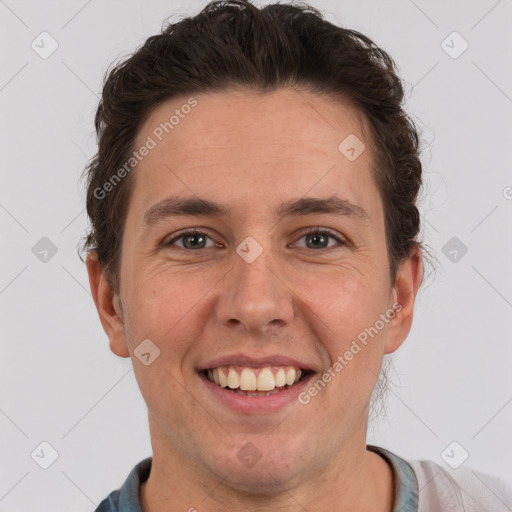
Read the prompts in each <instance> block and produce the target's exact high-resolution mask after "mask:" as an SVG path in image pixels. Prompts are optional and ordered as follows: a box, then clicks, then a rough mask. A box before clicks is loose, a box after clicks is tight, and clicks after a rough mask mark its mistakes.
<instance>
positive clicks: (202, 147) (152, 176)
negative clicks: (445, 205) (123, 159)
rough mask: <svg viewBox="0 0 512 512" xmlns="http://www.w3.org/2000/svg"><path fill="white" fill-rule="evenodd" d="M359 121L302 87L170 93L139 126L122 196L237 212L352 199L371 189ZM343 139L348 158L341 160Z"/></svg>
mask: <svg viewBox="0 0 512 512" xmlns="http://www.w3.org/2000/svg"><path fill="white" fill-rule="evenodd" d="M365 128H366V126H365V121H364V117H363V116H362V114H361V113H360V112H359V111H358V109H357V108H355V107H353V106H352V105H351V104H350V103H348V102H347V101H344V100H342V99H340V98H334V97H331V96H326V95H319V94H316V93H311V92H307V91H304V90H300V91H299V90H295V89H291V88H290V89H284V88H283V89H278V90H276V91H273V92H270V93H269V92H267V93H257V92H255V91H252V90H229V91H222V92H209V93H201V94H197V95H194V96H193V97H192V96H181V97H177V98H173V99H171V100H168V101H166V102H165V103H163V104H161V105H159V106H158V107H157V108H156V109H154V110H153V111H152V112H151V114H150V115H149V117H148V118H147V119H146V121H145V122H144V124H143V125H142V127H141V128H140V130H139V133H138V135H137V138H136V141H135V148H140V147H142V146H143V145H145V144H146V145H148V146H151V147H152V149H151V150H150V151H148V152H147V155H146V156H145V157H144V158H143V159H141V161H140V162H139V163H138V164H137V167H136V172H135V188H134V191H133V197H132V199H135V200H136V201H137V202H139V203H141V204H144V205H149V206H151V204H150V203H154V202H156V201H158V200H161V199H163V198H165V196H166V195H168V194H169V193H170V192H172V194H173V195H176V194H179V195H187V196H202V197H204V196H205V195H207V196H208V197H210V198H211V199H213V200H216V201H222V202H229V203H230V204H233V205H235V207H236V203H237V202H238V203H239V206H240V207H241V208H242V207H244V206H245V209H247V208H248V207H249V206H250V203H251V201H259V202H260V203H261V202H262V201H263V204H270V203H271V202H273V203H275V204H277V203H278V199H279V202H281V201H282V198H283V196H290V197H297V196H299V197H303V196H307V195H314V196H322V195H323V196H325V197H327V196H331V195H332V194H333V193H337V194H339V195H340V196H343V197H345V198H347V199H349V200H351V201H352V202H354V203H356V204H358V203H361V202H364V201H363V199H364V196H365V195H366V196H367V195H368V194H370V195H373V196H375V193H376V192H377V191H376V188H375V185H374V182H373V177H372V173H371V170H370V166H371V145H370V141H369V139H368V136H367V130H366V129H365ZM345 141H348V145H352V146H354V147H355V149H356V151H357V152H358V153H359V152H360V154H359V156H358V157H357V158H355V159H351V158H347V155H348V156H351V153H348V154H347V153H346V149H347V147H346V146H347V143H345ZM354 142H355V144H356V145H354ZM340 145H341V146H340ZM349 149H350V148H349ZM344 151H345V152H344ZM352 154H353V152H352ZM356 156H357V155H356ZM273 206H274V205H273Z"/></svg>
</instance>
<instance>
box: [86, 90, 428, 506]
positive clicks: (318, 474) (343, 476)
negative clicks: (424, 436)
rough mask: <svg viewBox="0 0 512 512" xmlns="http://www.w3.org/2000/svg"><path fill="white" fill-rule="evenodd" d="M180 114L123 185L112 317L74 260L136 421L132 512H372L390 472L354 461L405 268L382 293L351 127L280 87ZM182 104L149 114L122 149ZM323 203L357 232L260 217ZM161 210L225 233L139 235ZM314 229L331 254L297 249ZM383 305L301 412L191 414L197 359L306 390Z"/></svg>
mask: <svg viewBox="0 0 512 512" xmlns="http://www.w3.org/2000/svg"><path fill="white" fill-rule="evenodd" d="M195 98H196V99H197V101H198V105H197V106H196V107H195V109H194V110H192V112H191V113H190V114H188V115H187V116H186V117H185V118H184V119H182V120H180V123H179V125H177V126H176V127H175V128H174V129H173V130H172V132H170V133H169V134H168V135H167V136H166V137H165V138H164V139H163V140H162V142H160V143H159V144H158V145H157V147H156V148H154V149H153V150H152V151H151V152H150V153H149V154H148V156H146V157H145V158H144V159H143V160H142V161H141V162H140V163H139V164H138V166H137V168H136V171H134V172H135V176H134V177H135V182H134V189H133V192H132V196H131V200H130V205H129V209H128V214H127V218H126V223H125V229H124V235H123V244H122V254H121V267H120V283H121V284H120V298H121V300H122V311H121V309H120V307H119V296H118V295H117V294H115V293H114V292H113V290H112V289H111V288H110V287H109V285H108V282H107V279H106V276H105V274H104V273H103V271H102V268H101V266H100V265H99V263H98V261H97V258H96V254H95V253H94V252H91V253H90V254H89V257H88V260H87V268H88V272H89V278H90V285H91V290H92V293H93V297H94V301H95V303H96V307H97V309H98V313H99V316H100V320H101V323H102V325H103V327H104V329H105V332H106V333H107V335H108V337H109V340H110V347H111V350H112V351H113V352H114V353H115V354H116V355H118V356H120V357H132V360H133V367H134V371H135V375H136V378H137V381H138V384H139V386H140V389H141V393H142V395H143V397H144V399H145V401H146V403H147V406H148V416H149V426H150V433H151V440H152V446H153V466H152V471H151V475H150V477H149V480H148V481H147V482H146V483H145V484H144V485H142V486H141V489H140V492H141V506H142V510H143V511H144V512H148V511H150V512H167V511H171V510H173V511H175V510H189V509H190V508H191V507H195V508H196V509H197V510H198V511H199V512H202V511H220V510H222V511H224V510H226V509H229V510H232V511H242V510H243V511H247V510H270V509H272V510H282V511H298V510H304V509H306V510H308V511H320V510H327V509H329V510H333V509H335V510H340V511H342V510H343V511H353V510H357V511H360V512H361V511H372V512H376V511H382V512H384V511H386V512H389V511H391V510H392V500H393V479H392V473H391V470H390V467H389V466H388V465H387V463H386V462H385V461H384V459H382V458H381V457H380V456H379V455H377V454H375V453H372V452H370V451H368V450H366V429H367V421H368V412H369V403H370V397H371V393H372V390H373V388H374V386H375V384H376V381H377V377H378V374H379V371H380V368H381V364H382V358H383V356H384V354H388V353H391V352H393V351H395V350H396V349H397V348H398V347H399V346H400V345H401V344H402V342H403V341H404V340H405V338H406V337H407V335H408V333H409V330H410V328H411V323H412V319H413V309H414V301H415V298H416V294H417V291H418V289H419V286H420V284H421V280H422V259H421V253H420V252H419V250H417V249H414V250H412V251H411V253H410V255H409V257H407V258H405V259H404V260H403V261H402V262H401V264H400V267H399V271H398V273H397V279H396V281H395V282H391V280H390V276H389V261H388V256H387V251H386V240H385V227H384V214H383V209H382V201H381V198H380V195H379V191H378V189H377V187H376V185H375V182H374V180H373V176H372V173H371V169H370V164H371V161H372V160H371V159H372V151H371V141H370V140H369V139H368V137H367V135H366V132H367V130H365V124H364V119H363V118H362V116H361V115H360V113H359V112H358V110H357V109H356V108H354V107H353V106H351V105H350V104H349V103H348V102H345V101H342V100H341V99H334V98H331V97H327V96H320V95H318V94H313V93H311V92H307V91H300V94H299V93H298V91H296V90H293V89H285V88H283V89H279V90H277V91H275V92H272V93H266V94H257V93H255V92H253V91H248V90H245V91H244V90H229V91H224V92H215V93H203V94H199V95H196V96H195ZM186 100H187V98H173V99H172V100H170V101H167V102H166V103H164V104H162V105H160V106H159V107H158V108H157V109H156V110H154V111H153V112H152V114H151V115H150V117H149V118H148V119H147V120H146V122H145V123H144V124H143V126H142V127H141V129H140V131H139V134H138V137H137V141H136V143H135V147H139V146H140V145H142V144H143V143H144V141H145V140H146V138H147V136H148V135H151V133H152V130H153V129H154V128H155V127H156V126H158V125H159V123H161V122H164V121H165V120H168V119H169V117H170V115H172V113H173V112H174V110H175V109H176V108H178V109H179V108H180V106H181V105H183V104H184V103H185V102H186ZM349 134H355V135H356V136H357V137H358V138H359V139H360V140H361V141H363V142H364V143H365V145H366V151H364V152H363V153H362V154H361V155H360V156H359V157H358V158H357V159H356V160H355V161H353V162H351V161H349V160H348V159H347V158H346V157H345V156H344V155H342V154H341V153H340V151H339V150H338V146H339V144H340V142H341V141H343V140H344V139H345V138H346V137H347V136H348V135H349ZM334 193H335V194H337V195H338V196H339V197H342V198H344V199H347V200H349V201H351V202H352V203H355V204H357V205H358V206H360V207H361V208H364V210H366V212H367V214H368V218H367V219H360V218H354V217H348V216H339V215H335V214H332V213H328V214H326V213H321V214H315V215H308V216H296V217H287V218H283V219H278V218H276V216H275V215H274V213H273V210H274V208H276V207H277V206H278V205H280V204H281V203H282V202H284V201H287V200H290V199H297V198H301V197H313V196H314V197H320V198H328V197H330V196H331V195H332V194H334ZM171 194H172V195H179V196H180V197H196V196H200V197H201V198H206V199H210V200H214V201H217V202H219V203H222V204H223V205H225V206H227V207H229V208H231V209H232V212H233V213H232V217H230V218H227V217H226V218H215V217H205V216H194V217H169V218H166V219H164V220H161V221H160V222H158V223H156V224H154V225H152V226H151V227H149V228H148V227H147V226H145V225H144V222H143V217H144V214H145V212H146V211H147V210H148V209H149V208H150V207H151V206H153V205H154V204H155V203H157V202H159V201H160V200H162V199H165V198H166V197H168V196H169V195H171ZM315 227H319V228H322V229H330V230H332V231H333V232H334V233H335V236H338V238H339V239H340V240H342V241H345V244H340V243H339V242H337V241H336V240H335V239H332V238H328V239H327V241H326V242H322V241H320V242H319V241H315V240H314V239H313V240H312V239H311V237H308V236H305V234H306V233H307V232H308V231H310V230H311V229H312V228H315ZM186 228H197V229H198V231H201V232H202V233H204V234H206V235H207V236H208V237H210V238H207V239H206V242H201V240H199V242H198V241H197V239H195V240H194V239H193V240H192V241H191V245H189V246H188V247H190V246H192V245H193V244H194V243H196V244H199V247H201V248H199V249H194V248H184V245H183V244H184V243H186V240H184V239H183V238H182V239H178V240H176V241H175V242H174V245H165V243H166V242H167V243H168V242H169V241H170V240H172V239H173V238H174V236H173V235H174V234H175V233H177V232H178V231H180V230H184V229H186ZM176 236H177V235H176ZM248 236H251V237H253V238H254V239H255V240H256V241H257V242H258V243H259V244H260V246H261V247H262V249H263V252H262V254H261V255H260V256H259V257H258V258H257V259H256V260H255V261H253V262H252V263H247V262H246V261H245V260H244V259H242V258H241V257H240V256H239V255H238V254H237V252H236V248H237V246H238V245H239V244H240V243H241V242H242V241H243V240H244V239H245V238H246V237H248ZM201 243H202V245H201ZM205 245H206V248H202V247H205ZM395 302H399V303H400V304H401V306H402V309H401V311H400V312H398V313H397V314H396V315H395V316H394V318H393V319H392V320H390V321H389V322H388V323H387V324H386V325H385V327H384V328H383V329H382V330H381V331H379V334H378V335H377V336H375V337H374V338H373V339H371V341H370V342H369V343H368V344H367V345H366V346H365V347H364V348H363V349H362V350H361V351H360V352H359V353H358V354H357V355H356V356H354V358H353V359H352V360H351V361H350V362H349V364H347V365H346V366H345V367H344V369H343V371H341V372H339V373H338V374H337V375H336V377H335V378H334V379H332V380H331V382H330V383H329V384H328V385H327V386H326V387H325V388H324V389H322V390H321V392H319V393H318V394H317V396H315V397H313V398H311V400H310V402H309V403H307V404H305V405H303V404H300V403H295V402H294V403H293V404H291V405H287V406H286V407H285V408H284V409H282V410H279V411H276V412H273V413H268V414H258V415H254V414H252V415H248V414H242V413H239V412H236V411H234V410H232V409H230V408H228V407H226V406H224V405H223V404H221V403H220V402H219V401H216V400H211V399H208V400H207V399H206V395H205V392H204V383H203V382H202V381H201V380H200V379H199V377H198V375H197V373H196V371H195V369H196V368H198V367H200V366H201V364H204V363H206V362H208V361H210V360H211V359H212V358H214V357H217V356H223V355H226V354H232V353H235V352H243V353H246V354H250V355H253V356H255V357H258V356H262V355H273V354H282V355H286V356H290V357H293V358H296V359H298V360H300V361H307V362H308V363H309V364H310V365H311V366H312V367H313V368H314V369H315V370H316V371H317V373H318V375H320V374H322V373H323V372H324V371H326V370H328V369H329V368H330V367H331V366H332V365H333V363H334V362H335V361H336V359H337V357H338V356H339V355H343V354H344V353H345V352H346V351H347V350H348V349H349V347H350V344H351V342H352V341H353V340H354V339H356V337H357V335H358V334H359V333H361V332H362V331H364V329H365V328H368V327H370V326H372V325H374V324H375V322H376V320H377V319H378V318H379V315H380V314H383V313H385V312H386V311H387V310H389V309H390V308H391V307H392V305H393V303H395ZM147 338H149V339H151V340H152V342H154V343H155V345H157V346H158V348H159V349H160V351H161V353H160V357H158V358H157V359H156V360H155V361H154V362H153V363H152V364H151V365H149V366H145V365H143V364H141V362H140V361H139V360H138V359H137V358H136V357H135V356H134V350H135V349H136V347H137V346H138V345H139V344H140V343H141V341H142V340H145V339H147ZM317 377H318V376H317ZM247 442H251V443H253V444H254V445H255V446H256V447H257V448H258V450H259V451H260V453H261V458H260V460H259V461H258V462H257V463H256V464H255V465H254V466H252V467H247V466H245V465H244V464H242V463H241V461H240V460H239V458H238V457H237V453H238V451H239V450H240V449H241V447H243V446H244V445H245V444H246V443H247Z"/></svg>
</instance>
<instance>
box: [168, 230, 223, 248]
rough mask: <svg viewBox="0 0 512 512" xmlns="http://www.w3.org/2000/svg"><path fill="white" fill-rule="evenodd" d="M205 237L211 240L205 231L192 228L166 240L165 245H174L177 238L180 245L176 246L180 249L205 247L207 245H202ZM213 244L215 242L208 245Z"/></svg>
mask: <svg viewBox="0 0 512 512" xmlns="http://www.w3.org/2000/svg"><path fill="white" fill-rule="evenodd" d="M207 239H210V240H211V238H210V237H209V236H208V235H206V234H205V233H202V232H201V231H196V230H192V231H186V232H184V233H181V234H180V235H179V236H176V237H174V238H173V239H172V240H169V241H168V242H166V243H165V245H166V246H170V245H176V244H175V242H176V241H177V240H182V245H178V247H180V248H182V249H192V250H193V249H207V248H208V247H206V246H205V245H204V244H205V243H206V240H207ZM214 245H215V243H214V244H212V245H210V246H209V247H213V246H214Z"/></svg>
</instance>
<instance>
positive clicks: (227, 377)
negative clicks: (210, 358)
mask: <svg viewBox="0 0 512 512" xmlns="http://www.w3.org/2000/svg"><path fill="white" fill-rule="evenodd" d="M301 375H302V371H301V370H299V369H298V368H295V367H293V366H272V367H270V366H267V367H265V368H250V367H247V366H237V367H236V368H235V367H234V366H221V367H219V368H214V369H210V370H208V378H209V379H210V380H211V381H212V382H215V384H217V385H218V386H221V387H223V388H225V387H229V388H230V389H237V388H240V389H241V390H243V391H256V390H257V391H272V390H273V389H274V388H276V387H278V388H279V387H282V386H285V385H287V384H288V386H291V385H292V384H294V383H295V382H297V381H298V380H299V379H300V378H301Z"/></svg>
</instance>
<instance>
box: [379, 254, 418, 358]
mask: <svg viewBox="0 0 512 512" xmlns="http://www.w3.org/2000/svg"><path fill="white" fill-rule="evenodd" d="M422 281H423V257H422V254H421V250H420V249H419V248H418V247H413V248H412V249H411V251H410V253H409V256H407V257H406V258H404V259H403V260H402V261H401V263H400V265H399V267H398V270H397V277H396V282H395V285H394V287H393V297H394V298H393V303H395V304H396V307H395V308H393V309H394V310H395V311H396V314H395V316H394V317H393V318H392V319H391V320H390V322H389V324H388V336H387V339H386V344H385V346H384V353H385V354H390V353H391V352H394V351H395V350H397V349H398V348H399V347H400V345H402V343H403V342H404V341H405V339H406V338H407V335H408V334H409V331H410V330H411V326H412V319H413V316H414V301H415V300H416V295H417V293H418V290H419V287H420V285H421V282H422Z"/></svg>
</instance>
